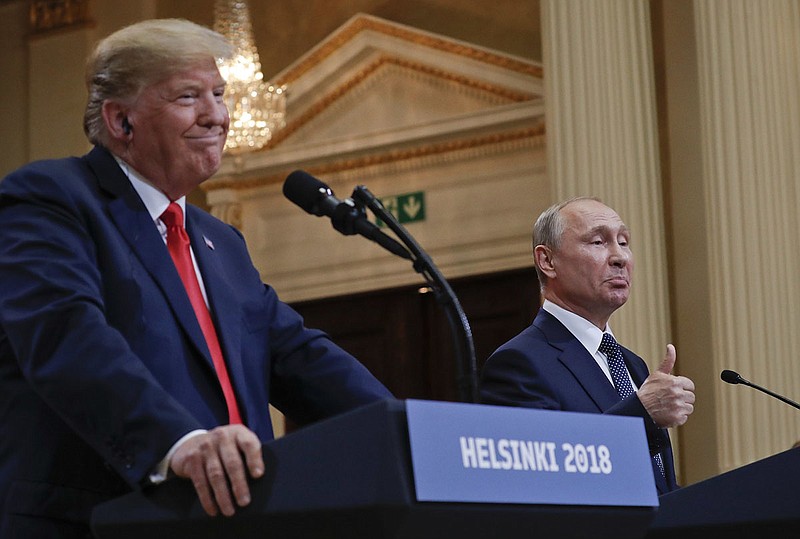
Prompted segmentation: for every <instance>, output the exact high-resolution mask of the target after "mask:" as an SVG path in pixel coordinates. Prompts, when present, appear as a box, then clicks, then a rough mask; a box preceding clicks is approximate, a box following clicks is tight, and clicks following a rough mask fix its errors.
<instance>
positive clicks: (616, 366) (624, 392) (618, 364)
mask: <svg viewBox="0 0 800 539" xmlns="http://www.w3.org/2000/svg"><path fill="white" fill-rule="evenodd" d="M599 350H600V351H601V352H603V353H604V354H605V355H606V359H608V370H609V371H611V379H612V380H613V381H614V387H615V388H616V389H617V393H619V396H620V398H621V399H624V398H627V397H630V396H631V395H633V385H631V379H630V376H629V375H628V368H627V367H626V366H625V361H624V360H623V359H622V349H621V348H620V347H619V343H617V341H616V340H615V339H614V337H612V336H611V334H610V333H603V340H602V341H601V342H600V348H599ZM653 459H654V460H655V461H656V464H658V469H659V470H661V475H664V462H663V461H662V460H661V453H656V454H655V455H653Z"/></svg>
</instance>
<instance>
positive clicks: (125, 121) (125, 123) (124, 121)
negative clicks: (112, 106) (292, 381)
mask: <svg viewBox="0 0 800 539" xmlns="http://www.w3.org/2000/svg"><path fill="white" fill-rule="evenodd" d="M131 131H133V126H132V125H131V123H130V122H129V121H128V119H127V118H123V119H122V132H123V133H125V134H126V135H130V134H131Z"/></svg>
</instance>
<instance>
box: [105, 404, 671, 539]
mask: <svg viewBox="0 0 800 539" xmlns="http://www.w3.org/2000/svg"><path fill="white" fill-rule="evenodd" d="M506 413H509V414H511V415H509V416H507V417H506V419H502V420H501V419H498V418H501V417H504V416H505V414H506ZM517 414H519V415H517ZM409 415H410V416H411V419H410V421H409V417H408V416H409ZM548 418H552V420H551V419H548ZM585 419H586V420H585V422H584V421H583V419H582V418H577V419H575V418H573V416H572V415H571V414H570V413H569V412H537V411H533V410H527V411H526V410H513V409H509V410H507V411H506V412H504V411H502V410H500V411H498V410H496V407H485V406H482V405H477V404H469V405H466V404H464V405H453V404H447V403H435V402H424V401H408V402H406V401H397V400H388V401H382V402H377V403H374V404H371V405H369V406H365V407H362V408H360V409H357V410H353V411H351V412H347V413H345V414H342V415H340V416H337V417H334V418H331V419H328V420H325V421H321V422H319V423H316V424H314V425H309V426H306V427H303V428H301V429H298V430H296V431H294V432H292V433H290V434H287V435H286V436H284V437H282V438H279V439H277V440H273V441H271V442H269V443H266V444H264V445H263V447H262V450H263V454H264V465H265V471H264V475H263V477H261V478H260V479H256V480H252V481H251V483H250V493H251V495H252V502H251V503H250V505H248V506H247V507H243V508H240V509H239V510H238V511H237V512H236V515H234V516H233V517H230V518H227V517H210V516H208V515H206V514H205V512H204V511H203V509H202V507H201V506H200V503H199V501H198V500H197V494H196V493H195V492H194V487H193V486H192V483H191V482H190V481H186V480H184V479H170V480H168V481H166V482H164V483H163V484H161V485H158V486H156V487H153V488H150V489H146V490H144V491H137V492H131V493H129V494H126V495H124V496H121V497H119V498H116V499H114V500H109V501H108V502H105V503H103V504H101V505H99V506H97V507H96V508H95V509H94V511H93V513H92V531H93V533H94V535H95V537H96V538H97V539H142V538H143V537H169V538H170V539H184V538H185V539H190V538H191V539H219V538H225V539H227V538H232V537H235V538H236V539H263V538H265V537H275V538H280V539H307V538H309V537H313V538H314V539H342V538H343V537H347V538H348V539H486V538H488V537H513V536H515V535H518V534H519V533H520V530H523V531H524V533H525V534H526V535H534V536H536V537H548V538H551V539H582V538H584V537H592V538H593V539H641V538H642V537H644V534H645V533H646V531H647V529H648V527H649V526H650V523H651V522H652V520H653V517H654V516H655V513H656V511H655V509H656V508H655V507H654V506H655V504H656V502H655V501H654V496H655V494H654V493H655V486H654V485H653V483H652V481H653V479H652V475H653V473H652V471H651V468H650V467H645V466H644V465H643V464H641V463H639V457H638V453H639V452H642V454H644V455H646V453H647V451H646V447H644V446H643V445H642V444H643V443H644V433H643V430H644V429H643V427H642V426H641V425H640V424H636V423H635V422H631V421H618V420H619V419H621V418H604V417H603V416H601V415H599V414H597V415H591V416H588V417H586V418H585ZM515 422H519V425H518V426H517V427H513V424H514V423H515ZM594 422H598V424H599V425H600V426H599V427H593V426H592V425H591V423H594ZM503 423H505V427H503V426H502V424H503ZM517 428H519V429H521V430H517ZM640 431H642V432H641V434H639V433H640ZM448 432H449V434H448ZM409 435H411V436H413V438H414V446H415V447H414V449H413V452H414V455H413V460H414V461H415V462H413V463H412V454H411V453H412V449H411V443H410V439H409ZM639 436H641V439H640V438H639ZM461 437H464V440H465V441H464V444H465V446H464V447H465V448H466V449H465V452H462V449H461ZM470 437H472V441H470V440H469V438H470ZM617 438H619V439H617ZM490 439H491V440H492V442H491V444H493V445H490V442H489V440H490ZM503 439H505V440H508V442H503V441H502V440H503ZM512 440H518V441H519V440H525V441H531V442H536V441H539V442H543V441H544V442H546V443H549V442H552V443H553V444H555V446H552V451H551V449H550V448H551V446H549V445H544V446H542V445H541V444H540V445H539V448H540V452H541V448H542V447H544V448H545V452H544V456H541V454H540V456H539V457H536V456H535V453H534V456H528V455H527V453H524V451H528V449H527V447H528V446H527V445H526V446H525V449H524V450H520V446H519V444H516V447H517V452H516V453H514V451H515V450H514V449H513V447H515V444H514V443H513V442H512ZM446 444H451V445H452V444H455V447H454V448H453V447H450V448H445V445H446ZM470 444H472V446H470ZM564 444H572V446H573V447H574V448H578V449H574V454H575V455H576V456H575V457H574V459H575V466H576V471H574V472H570V471H567V470H568V468H569V463H568V462H567V460H568V459H567V458H566V453H565V449H564ZM431 445H433V446H441V447H440V448H438V449H441V451H438V449H437V450H436V451H435V450H434V449H435V448H432V447H430V446H431ZM580 445H582V446H583V447H584V449H585V448H586V447H588V446H590V445H594V446H595V448H597V447H599V446H600V445H605V446H606V447H608V448H609V451H610V453H609V458H607V459H605V460H603V459H604V458H605V457H602V456H600V454H599V453H598V458H597V462H596V463H595V464H596V466H597V467H598V468H600V469H601V471H600V473H594V472H592V471H590V469H594V467H593V465H592V461H591V459H589V458H588V456H587V457H586V458H584V457H583V456H582V455H583V450H582V449H580V448H579V446H580ZM628 445H629V446H630V447H629V449H624V447H622V446H628ZM470 447H472V449H470ZM490 447H492V448H493V449H489V448H490ZM531 447H532V448H535V447H536V446H535V445H532V446H531ZM595 450H597V449H595ZM437 451H438V452H437ZM492 451H494V453H492ZM534 451H535V449H534ZM587 451H588V450H587ZM492 454H493V455H494V456H493V457H492V456H491V455H492ZM515 455H516V456H515ZM515 458H516V461H515ZM537 458H538V459H539V460H538V461H537V460H536V459H537ZM453 459H454V461H453V463H449V462H448V463H445V461H446V460H453ZM465 459H466V462H467V463H468V466H466V467H465V466H464V465H463V463H464V462H465ZM545 461H546V462H547V464H548V466H549V467H550V471H547V472H545V471H543V470H544V463H545ZM515 462H516V463H517V464H518V467H522V468H523V469H521V470H518V469H515ZM509 463H510V467H509V468H508V469H506V470H504V469H503V466H509ZM525 463H527V464H525ZM531 463H535V464H536V470H535V471H534V470H533V469H532V468H531ZM556 463H557V465H558V468H559V469H558V471H557V472H556V471H554V469H555V464H556ZM445 464H446V465H445ZM473 464H474V466H473ZM609 464H610V465H611V468H610V472H609V473H603V472H602V470H603V469H606V470H609V467H608V465H609ZM487 465H488V466H489V468H486V466H487ZM526 465H527V466H528V468H529V469H528V470H524V467H525V466H526ZM493 466H496V467H497V468H492V467H493ZM459 467H460V469H459ZM639 468H641V470H642V471H641V473H639V474H638V477H637V478H636V481H635V482H634V480H633V478H634V475H636V473H635V472H634V470H636V469H639ZM582 470H585V471H582ZM626 470H627V471H626ZM517 475H519V476H529V477H527V481H528V482H524V481H523V482H520V480H519V479H513V478H514V477H516V476H517ZM489 478H490V479H489ZM532 479H535V480H536V481H533V482H531V480H532ZM501 481H508V482H509V483H510V484H513V483H515V482H519V484H517V485H515V486H514V489H516V491H511V490H506V489H503V488H502V485H500V482H501ZM561 481H565V482H567V484H568V485H569V486H566V487H561V486H558V485H557V484H556V483H560V482H561ZM614 482H619V483H626V484H627V485H628V487H632V488H633V489H634V492H639V493H640V495H637V494H630V493H625V494H624V498H623V500H624V502H622V503H625V504H634V503H637V501H638V502H639V503H641V505H620V500H619V499H617V498H618V497H619V496H620V495H621V494H620V491H621V487H620V486H619V485H613V484H612V483H614ZM435 483H439V484H438V485H436V484H435ZM634 483H636V484H634ZM490 484H491V488H490V486H489V485H490ZM637 484H638V486H637ZM526 488H530V489H531V490H532V492H531V493H530V494H528V495H527V496H528V497H526V498H523V496H524V493H522V492H521V491H522V490H524V489H526ZM548 489H549V493H550V494H552V495H553V496H548ZM592 490H599V491H605V493H604V494H603V495H602V496H603V501H602V504H603V505H596V503H599V502H597V501H596V500H597V499H598V498H597V497H596V496H599V494H592V493H591V492H589V491H592ZM648 490H650V491H652V493H651V494H650V496H649V497H646V496H645V494H646V492H645V491H648ZM569 491H572V492H571V493H570V492H569ZM581 491H584V492H581ZM509 492H510V493H511V494H509ZM512 495H513V498H514V499H525V500H528V501H526V502H523V503H501V500H502V499H503V497H511V496H512ZM420 496H421V497H422V498H425V499H429V500H431V501H419V500H420ZM587 496H588V497H587ZM484 497H486V498H487V499H491V500H492V501H491V502H487V503H483V502H481V500H482V499H483V498H484ZM448 499H453V500H473V501H469V502H463V501H445V500H448ZM536 499H540V500H542V503H536V502H535V500H536ZM584 499H591V500H593V501H592V503H590V504H588V503H587V504H584V503H583V502H581V501H580V500H584Z"/></svg>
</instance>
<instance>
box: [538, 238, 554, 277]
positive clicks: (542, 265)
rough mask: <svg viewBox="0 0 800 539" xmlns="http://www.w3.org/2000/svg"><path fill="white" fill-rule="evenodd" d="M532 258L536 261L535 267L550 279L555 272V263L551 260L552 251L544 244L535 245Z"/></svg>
mask: <svg viewBox="0 0 800 539" xmlns="http://www.w3.org/2000/svg"><path fill="white" fill-rule="evenodd" d="M533 259H534V261H535V262H536V267H538V268H539V270H540V271H541V272H542V273H544V274H545V275H547V277H548V278H549V279H552V278H553V277H554V276H555V274H556V268H555V263H554V260H553V251H552V250H551V249H550V248H549V247H547V246H546V245H537V246H536V247H535V248H534V249H533Z"/></svg>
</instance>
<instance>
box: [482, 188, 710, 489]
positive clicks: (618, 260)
mask: <svg viewBox="0 0 800 539" xmlns="http://www.w3.org/2000/svg"><path fill="white" fill-rule="evenodd" d="M630 235H631V234H630V231H629V230H628V227H627V226H626V225H625V223H624V222H623V221H622V219H621V218H620V217H619V215H617V213H616V212H615V211H614V210H613V209H611V208H609V207H608V206H606V205H605V204H603V203H602V202H601V201H600V200H598V199H596V198H590V197H578V198H573V199H570V200H567V201H565V202H562V203H559V204H555V205H553V206H551V207H550V208H548V209H547V210H545V211H544V212H543V213H542V214H541V215H540V216H539V218H538V219H537V220H536V224H535V225H534V228H533V258H534V263H535V264H536V273H537V276H538V278H539V283H540V286H541V293H542V298H543V300H544V302H543V305H542V308H541V309H540V310H539V313H538V314H537V315H536V318H535V319H534V321H533V324H531V325H530V326H529V327H528V328H526V329H525V330H523V331H522V332H521V333H520V334H519V335H517V336H516V337H514V338H513V339H511V340H510V341H508V342H507V343H505V344H504V345H502V346H501V347H500V348H498V349H497V350H496V351H495V352H494V353H493V354H492V355H491V356H490V357H489V359H488V360H487V361H486V364H485V365H484V367H483V369H482V372H481V380H480V396H481V401H482V402H483V403H486V404H499V405H505V406H522V407H527V408H544V409H549V410H568V411H573V412H587V413H603V414H615V415H627V416H636V417H642V418H643V419H644V424H645V431H646V434H647V440H648V444H649V446H650V453H651V455H652V456H653V459H652V460H653V474H654V477H655V482H656V488H657V489H658V493H659V494H664V493H666V492H669V491H671V490H675V489H676V488H678V485H677V482H676V479H675V466H674V462H673V457H672V447H671V444H670V439H669V434H668V432H667V430H666V429H667V428H669V427H677V426H680V425H683V424H684V423H685V422H686V421H687V419H688V418H689V415H690V414H691V413H692V411H693V410H694V401H695V395H694V383H693V382H692V381H691V380H690V379H689V378H686V377H684V376H674V375H672V374H671V371H672V369H673V367H674V365H675V357H676V356H675V347H674V346H673V345H672V344H668V345H667V350H666V355H665V357H664V360H663V361H662V362H661V364H660V365H659V367H658V369H656V370H655V371H654V372H653V373H652V374H650V373H649V371H648V368H647V365H646V363H645V362H644V360H643V359H642V358H640V357H639V356H637V355H636V354H634V353H633V352H631V351H630V350H628V349H627V348H625V347H622V346H619V345H618V344H617V342H616V340H615V339H614V336H613V333H612V332H611V328H610V327H609V325H608V320H609V318H610V317H611V315H612V314H613V313H614V312H615V311H616V310H617V309H619V308H620V307H622V306H623V305H624V304H625V302H626V301H627V300H628V296H629V295H630V287H631V276H632V274H633V265H634V263H633V254H632V252H631V248H630Z"/></svg>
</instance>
